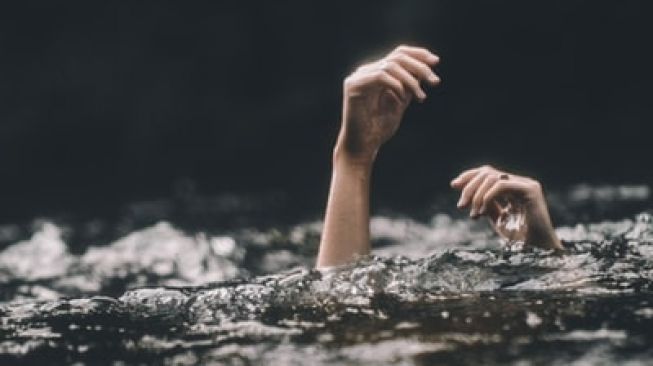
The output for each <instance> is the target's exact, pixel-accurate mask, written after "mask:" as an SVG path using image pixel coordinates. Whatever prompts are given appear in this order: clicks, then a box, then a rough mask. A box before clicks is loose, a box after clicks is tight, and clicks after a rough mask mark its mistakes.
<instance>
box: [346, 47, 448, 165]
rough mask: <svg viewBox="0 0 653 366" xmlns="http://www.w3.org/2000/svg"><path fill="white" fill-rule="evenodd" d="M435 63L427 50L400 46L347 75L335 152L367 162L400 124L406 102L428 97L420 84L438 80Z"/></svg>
mask: <svg viewBox="0 0 653 366" xmlns="http://www.w3.org/2000/svg"><path fill="white" fill-rule="evenodd" d="M438 61H439V58H438V57H437V56H436V55H434V54H432V53H431V52H429V51H428V50H426V49H423V48H417V47H409V46H399V47H397V48H396V49H395V50H394V51H392V52H390V54H388V55H387V56H385V57H384V58H382V59H380V60H378V61H375V62H372V63H368V64H365V65H363V66H361V67H359V68H358V69H357V70H356V71H355V72H354V73H353V74H351V75H349V77H347V78H346V79H345V82H344V93H343V98H344V100H343V121H342V126H341V129H340V135H339V136H338V142H337V144H336V149H335V154H334V155H335V156H337V157H345V158H346V159H347V160H348V161H350V162H354V163H361V164H364V165H368V164H371V163H372V162H373V161H374V158H375V157H376V153H377V152H378V149H379V147H380V146H381V145H382V144H383V143H384V142H386V141H387V140H388V139H390V138H391V137H392V136H393V135H394V134H395V132H396V131H397V129H398V128H399V124H400V122H401V117H402V116H403V113H404V111H405V110H406V107H408V104H409V103H410V101H411V100H412V99H413V98H417V100H419V101H423V100H424V99H425V98H426V93H425V92H424V90H422V88H421V87H420V82H422V81H425V82H427V83H429V84H431V85H436V84H438V83H439V82H440V78H439V77H438V76H437V75H436V74H435V73H434V72H433V71H432V70H431V67H432V66H434V65H435V64H437V63H438Z"/></svg>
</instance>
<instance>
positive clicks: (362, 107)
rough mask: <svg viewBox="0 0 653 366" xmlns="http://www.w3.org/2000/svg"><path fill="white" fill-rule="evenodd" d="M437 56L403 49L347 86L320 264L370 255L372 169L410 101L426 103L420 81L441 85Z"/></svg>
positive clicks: (360, 71) (358, 72) (358, 73)
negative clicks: (436, 66) (377, 155)
mask: <svg viewBox="0 0 653 366" xmlns="http://www.w3.org/2000/svg"><path fill="white" fill-rule="evenodd" d="M438 61H439V59H438V57H437V56H435V55H434V54H432V53H431V52H429V51H428V50H426V49H423V48H417V47H409V46H399V47H397V48H396V49H395V50H394V51H392V52H390V53H389V54H388V55H387V56H385V57H384V58H382V59H381V60H378V61H375V62H372V63H369V64H366V65H363V66H361V67H359V68H358V69H357V70H356V71H355V72H354V73H353V74H351V75H350V76H349V77H347V79H345V82H344V96H343V116H342V125H341V128H340V134H339V136H338V141H337V142H336V146H335V148H334V150H333V174H332V175H331V189H330V191H329V200H328V202H327V210H326V214H325V218H324V230H323V231H322V239H321V241H320V252H319V253H318V257H317V261H316V265H317V266H318V267H328V266H335V265H340V264H344V263H347V262H350V261H352V260H354V259H355V258H356V257H358V256H361V255H366V254H368V253H369V252H370V249H371V248H370V230H369V224H370V218H369V210H370V204H369V196H370V180H371V172H372V165H373V163H374V159H375V157H376V154H377V152H378V150H379V148H380V147H381V145H382V144H383V143H384V142H386V141H387V140H388V139H390V138H391V137H392V136H393V135H394V134H395V132H396V131H397V129H398V128H399V124H400V123H401V118H402V116H403V114H404V111H405V110H406V107H408V104H410V101H411V100H413V99H417V100H419V101H422V100H424V98H426V93H425V92H424V90H422V87H421V86H420V83H421V82H425V83H429V84H431V85H435V84H438V83H439V82H440V78H439V77H438V76H437V75H435V73H433V71H432V70H431V67H432V66H434V65H435V64H437V63H438Z"/></svg>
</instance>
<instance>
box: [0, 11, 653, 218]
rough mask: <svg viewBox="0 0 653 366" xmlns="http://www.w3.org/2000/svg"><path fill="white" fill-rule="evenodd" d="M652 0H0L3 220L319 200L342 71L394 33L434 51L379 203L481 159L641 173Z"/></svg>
mask: <svg viewBox="0 0 653 366" xmlns="http://www.w3.org/2000/svg"><path fill="white" fill-rule="evenodd" d="M649 3H651V2H650V1H597V0H586V1H573V0H561V1H524V0H511V1H461V0H447V1H444V0H437V1H436V0H402V1H367V2H357V1H322V2H316V1H260V2H223V1H192V2H191V1H152V2H138V1H127V2H109V1H66V2H53V1H36V2H35V1H26V2H12V5H7V4H6V3H3V5H2V6H0V169H1V170H0V172H1V174H0V202H2V209H1V210H0V218H1V219H3V220H9V219H13V218H16V217H30V216H36V215H41V214H47V213H48V212H55V211H61V210H64V211H66V210H69V211H75V210H82V209H89V208H90V209H93V210H103V209H111V207H114V206H117V205H121V204H124V203H125V202H130V201H134V200H142V199H152V198H156V197H165V196H169V195H171V194H174V191H175V190H176V189H178V187H179V186H182V187H184V186H185V185H188V184H189V183H188V182H191V183H192V185H194V186H195V187H196V189H197V190H198V191H201V192H202V193H203V194H207V195H212V194H220V193H223V192H232V193H237V194H241V195H256V194H265V193H269V192H282V193H284V194H287V196H288V198H289V199H290V200H293V201H298V202H302V204H303V205H305V206H306V207H309V208H311V209H315V210H319V209H320V208H321V207H322V206H323V200H324V198H325V197H326V193H327V187H328V179H329V175H330V172H329V169H330V148H331V146H332V143H333V139H334V137H335V135H336V133H337V128H338V122H339V115H340V98H341V81H342V79H343V78H344V77H345V76H346V75H347V73H349V72H350V71H351V70H352V69H353V68H354V67H355V66H356V65H357V64H358V63H360V62H361V61H362V60H364V59H366V58H370V57H372V56H374V55H380V54H381V53H383V52H385V51H387V50H389V49H391V48H392V47H394V46H395V45H396V44H398V43H400V42H405V43H410V44H416V45H423V46H426V47H428V48H431V49H432V50H434V51H436V52H437V53H438V54H439V55H440V56H441V59H442V64H441V65H440V66H439V67H438V73H439V74H440V75H441V77H442V79H443V84H442V86H441V87H440V88H439V89H437V90H432V91H431V93H430V97H429V99H428V100H427V102H426V103H424V104H423V105H418V106H414V107H412V108H411V109H410V110H409V112H408V113H407V116H406V118H405V124H404V125H403V126H402V128H401V130H400V132H399V134H398V135H397V137H396V138H395V139H393V140H392V141H391V142H390V143H389V144H388V145H387V146H386V147H385V148H384V150H383V151H382V154H381V156H380V157H379V161H378V164H377V169H376V173H375V174H376V176H375V179H376V180H375V183H374V196H375V202H380V204H387V205H390V206H392V205H395V206H398V207H402V206H405V207H410V206H411V205H413V204H419V203H420V202H423V201H424V200H426V199H429V198H430V197H433V195H434V194H436V193H437V192H443V191H444V190H446V189H447V183H448V181H449V179H450V178H451V177H452V176H453V175H454V174H455V173H456V172H458V171H459V170H461V169H463V168H465V167H469V166H471V165H474V164H478V163H485V162H493V163H495V164H498V165H500V166H504V167H508V168H512V169H515V170H517V171H520V172H525V173H528V174H534V175H536V176H538V177H540V178H541V179H542V180H543V181H544V183H545V185H546V186H548V187H561V186H566V185H568V184H572V183H578V182H591V183H642V182H644V183H648V182H650V181H651V178H652V177H653V169H651V168H652V167H653V164H652V163H651V147H650V141H651V135H650V133H649V125H650V124H651V121H653V118H652V117H653V103H651V101H652V94H653V93H652V92H651V88H652V86H653V67H652V65H653V52H652V51H651V46H652V40H651V38H652V37H651V36H652V35H653V32H652V31H653V21H652V19H653V17H652V16H653V12H652V11H651V10H652V9H651V6H650V5H648V4H649ZM175 187H177V188H175Z"/></svg>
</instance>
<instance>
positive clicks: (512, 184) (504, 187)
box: [483, 179, 528, 210]
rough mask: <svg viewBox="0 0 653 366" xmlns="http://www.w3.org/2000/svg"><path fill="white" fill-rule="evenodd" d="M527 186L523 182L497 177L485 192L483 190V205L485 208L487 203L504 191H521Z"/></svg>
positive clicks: (490, 202) (487, 205)
mask: <svg viewBox="0 0 653 366" xmlns="http://www.w3.org/2000/svg"><path fill="white" fill-rule="evenodd" d="M527 188H528V187H527V185H526V184H525V183H524V182H520V181H515V180H505V179H499V180H497V182H496V183H494V185H493V186H492V187H491V188H490V189H488V190H487V192H485V195H484V196H483V207H485V210H487V209H488V207H489V205H490V204H492V202H494V200H495V199H496V198H497V197H498V196H500V195H502V194H504V193H508V192H523V191H524V190H525V189H527Z"/></svg>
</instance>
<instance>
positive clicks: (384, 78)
mask: <svg viewBox="0 0 653 366" xmlns="http://www.w3.org/2000/svg"><path fill="white" fill-rule="evenodd" d="M364 79H367V80H363V84H367V83H377V84H378V85H380V86H382V87H385V88H388V89H389V90H390V91H392V92H393V93H394V94H395V95H396V96H397V97H398V98H399V99H400V100H405V99H406V98H407V95H406V90H405V89H404V86H403V84H402V83H401V81H399V80H397V79H395V78H394V77H392V76H391V75H390V74H388V73H387V72H385V71H378V72H375V73H372V74H370V76H368V77H367V78H364Z"/></svg>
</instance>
